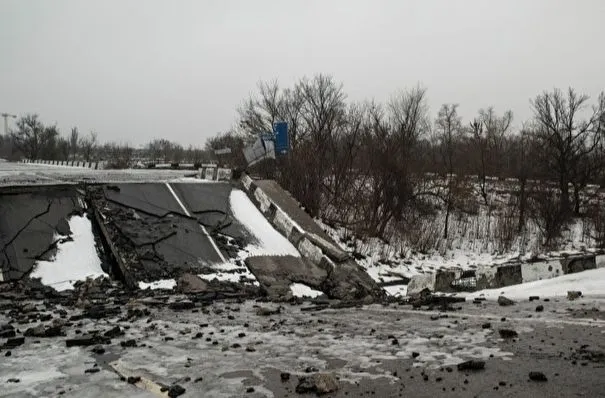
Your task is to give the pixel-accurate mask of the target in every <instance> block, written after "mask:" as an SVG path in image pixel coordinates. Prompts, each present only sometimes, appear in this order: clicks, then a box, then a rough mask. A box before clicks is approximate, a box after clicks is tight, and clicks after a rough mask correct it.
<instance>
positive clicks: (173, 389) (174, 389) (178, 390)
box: [168, 384, 187, 398]
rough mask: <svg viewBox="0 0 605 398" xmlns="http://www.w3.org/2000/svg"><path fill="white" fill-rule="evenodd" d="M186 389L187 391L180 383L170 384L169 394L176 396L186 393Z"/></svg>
mask: <svg viewBox="0 0 605 398" xmlns="http://www.w3.org/2000/svg"><path fill="white" fill-rule="evenodd" d="M185 391H187V390H185V389H184V388H183V387H181V386H180V385H178V384H174V385H172V386H170V388H169V389H168V396H169V397H170V398H175V397H178V396H180V395H183V394H185Z"/></svg>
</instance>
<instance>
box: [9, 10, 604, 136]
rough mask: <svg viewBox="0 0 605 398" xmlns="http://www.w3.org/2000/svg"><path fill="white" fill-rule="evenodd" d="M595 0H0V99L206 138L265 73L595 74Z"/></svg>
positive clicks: (504, 103)
mask: <svg viewBox="0 0 605 398" xmlns="http://www.w3.org/2000/svg"><path fill="white" fill-rule="evenodd" d="M603 38H605V1H604V0H576V1H571V0H498V1H493V0H456V1H453V0H418V1H413V0H392V1H389V0H383V1H381V0H372V1H370V0H368V1H366V0H321V1H320V0H288V1H285V0H281V1H280V0H254V1H252V0H238V1H236V0H233V1H229V0H222V1H219V0H216V1H202V0H198V1H184V0H179V1H168V0H166V1H158V0H144V1H143V0H139V1H133V0H126V1H125V0H103V1H101V0H98V1H82V0H53V1H43V0H38V1H35V0H31V1H24V0H0V112H11V113H16V114H19V115H20V114H24V113H28V112H35V113H38V114H40V117H41V119H42V120H43V121H44V122H49V123H54V122H56V123H57V124H58V125H59V128H60V129H61V130H62V131H64V132H67V131H68V130H69V128H70V127H71V126H74V125H77V126H78V127H79V128H80V130H81V131H84V132H87V131H90V130H92V129H94V130H96V131H98V132H99V136H100V138H101V139H102V140H116V141H120V142H125V143H126V142H128V143H130V144H134V145H138V144H141V143H143V142H145V141H147V140H149V139H151V138H160V137H166V138H169V139H172V140H177V141H179V142H181V143H183V144H194V145H196V144H197V145H202V144H203V143H204V142H205V140H206V138H207V137H209V136H212V135H214V134H215V133H216V132H218V131H224V130H226V129H228V128H229V127H231V126H232V125H233V123H234V121H235V117H236V112H235V110H236V108H237V107H238V105H239V104H240V103H241V102H242V100H243V99H245V98H246V97H247V96H248V95H249V94H250V93H252V92H253V91H254V90H255V87H256V83H257V82H258V81H259V80H261V79H262V80H269V79H274V78H277V79H278V80H279V82H280V83H282V84H284V85H290V84H292V83H293V82H294V81H295V80H296V79H298V78H300V77H302V76H305V75H306V76H312V75H314V74H317V73H327V74H331V75H333V76H334V77H335V78H336V80H338V81H341V82H342V83H344V87H345V91H346V92H347V94H348V97H349V99H350V100H363V99H366V98H367V99H371V98H374V99H376V100H377V101H384V100H386V99H387V98H388V97H389V96H390V95H391V94H392V93H393V92H394V91H396V90H397V89H400V88H405V87H410V86H414V85H416V84H417V83H421V84H422V85H424V86H425V87H427V89H428V99H429V105H430V107H431V111H432V113H433V114H435V113H436V111H437V110H438V107H439V106H440V104H442V103H445V102H455V103H459V104H460V112H461V114H462V115H463V116H464V117H465V118H470V117H472V116H473V115H474V114H475V112H476V111H477V110H478V109H479V108H481V107H486V106H489V105H494V106H495V107H496V109H497V110H498V111H504V110H505V109H512V110H513V112H514V114H515V122H516V123H518V124H520V123H521V122H522V121H523V120H525V119H527V118H528V117H530V115H531V112H530V109H529V99H530V98H532V97H534V96H535V95H536V94H538V93H539V92H541V91H542V90H544V89H552V88H553V87H561V88H565V87H567V86H570V85H571V86H574V87H575V88H577V89H578V90H580V91H582V92H585V93H587V94H589V95H591V96H592V97H593V98H595V97H596V95H597V94H598V92H600V91H601V90H603V89H604V88H605V51H603Z"/></svg>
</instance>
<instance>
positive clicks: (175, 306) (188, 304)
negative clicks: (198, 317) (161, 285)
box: [168, 300, 195, 311]
mask: <svg viewBox="0 0 605 398" xmlns="http://www.w3.org/2000/svg"><path fill="white" fill-rule="evenodd" d="M168 307H169V308H170V309H171V310H175V311H182V310H190V309H192V308H194V307H195V303H194V302H193V301H188V300H184V301H176V302H174V303H170V304H169V305H168Z"/></svg>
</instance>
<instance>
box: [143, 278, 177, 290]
mask: <svg viewBox="0 0 605 398" xmlns="http://www.w3.org/2000/svg"><path fill="white" fill-rule="evenodd" d="M175 286H176V281H175V280H174V279H160V280H157V281H153V282H139V289H142V290H145V289H151V290H156V289H166V290H172V289H174V287H175Z"/></svg>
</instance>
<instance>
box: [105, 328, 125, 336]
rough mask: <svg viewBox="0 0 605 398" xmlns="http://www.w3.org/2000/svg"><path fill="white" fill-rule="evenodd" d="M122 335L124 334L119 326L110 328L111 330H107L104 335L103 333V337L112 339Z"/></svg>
mask: <svg viewBox="0 0 605 398" xmlns="http://www.w3.org/2000/svg"><path fill="white" fill-rule="evenodd" d="M123 334H124V332H123V331H122V329H121V328H120V327H119V326H114V327H113V328H111V329H109V330H107V331H106V332H105V333H103V336H105V337H109V338H110V339H113V338H116V337H118V336H121V335H123Z"/></svg>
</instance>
